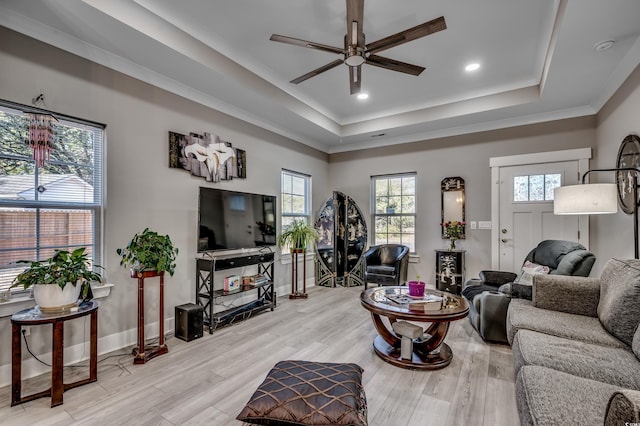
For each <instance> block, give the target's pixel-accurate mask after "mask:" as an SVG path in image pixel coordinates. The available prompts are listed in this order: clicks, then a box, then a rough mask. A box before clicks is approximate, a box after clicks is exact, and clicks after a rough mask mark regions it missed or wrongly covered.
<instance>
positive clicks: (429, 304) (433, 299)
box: [409, 294, 442, 311]
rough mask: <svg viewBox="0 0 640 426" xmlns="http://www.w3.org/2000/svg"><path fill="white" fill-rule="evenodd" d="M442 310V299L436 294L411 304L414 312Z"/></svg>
mask: <svg viewBox="0 0 640 426" xmlns="http://www.w3.org/2000/svg"><path fill="white" fill-rule="evenodd" d="M441 308H442V297H441V296H436V295H435V294H427V295H425V296H424V297H423V298H422V299H419V300H412V301H411V302H409V309H410V310H412V311H439V310H440V309H441Z"/></svg>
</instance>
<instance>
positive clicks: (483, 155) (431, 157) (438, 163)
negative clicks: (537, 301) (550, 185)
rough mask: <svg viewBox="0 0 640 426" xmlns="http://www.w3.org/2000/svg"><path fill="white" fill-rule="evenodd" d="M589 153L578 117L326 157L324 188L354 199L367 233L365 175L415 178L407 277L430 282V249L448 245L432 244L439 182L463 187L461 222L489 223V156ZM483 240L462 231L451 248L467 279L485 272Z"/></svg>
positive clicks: (589, 128)
mask: <svg viewBox="0 0 640 426" xmlns="http://www.w3.org/2000/svg"><path fill="white" fill-rule="evenodd" d="M593 146H595V117H585V118H577V119H571V120H561V121H555V122H549V123H543V124H536V125H529V126H521V127H514V128H510V129H503V130H496V131H490V132H483V133H475V134H470V135H463V136H456V137H450V138H444V139H436V140H429V141H422V142H414V143H410V144H405V145H396V146H391V147H387V148H378V149H371V150H368V151H355V152H347V153H342V154H333V155H331V157H330V159H329V176H331V181H330V186H331V187H332V188H334V189H337V190H340V191H343V192H344V193H346V194H348V195H351V196H352V197H353V198H354V199H355V201H356V202H357V203H358V205H359V206H360V208H361V209H362V210H363V211H364V212H367V214H368V216H367V219H368V221H367V226H368V229H369V230H371V229H372V224H371V215H370V211H371V207H370V191H369V186H370V176H372V175H379V174H387V173H398V172H410V171H415V172H417V174H418V175H417V194H418V203H417V206H418V207H417V208H418V221H417V223H416V252H417V253H418V255H419V256H420V261H419V263H411V264H410V265H409V278H412V277H415V276H416V274H418V275H420V276H421V278H422V279H426V280H427V282H431V283H433V280H434V276H435V254H434V252H433V250H435V249H438V248H446V247H447V246H448V242H447V240H442V239H441V237H440V222H441V219H440V217H441V216H440V182H441V181H442V179H443V178H445V177H449V176H461V177H462V178H463V179H464V180H465V185H466V220H467V221H472V220H474V221H481V220H482V221H489V220H491V169H490V168H489V159H490V158H491V157H500V156H507V155H517V154H527V153H534V152H542V151H559V150H564V149H573V148H583V147H593ZM490 238H491V231H490V230H470V229H469V230H468V233H467V238H466V239H465V240H460V241H458V242H457V243H456V248H458V249H464V250H467V253H466V266H467V277H474V276H477V274H478V272H479V271H480V270H482V269H490V267H491V246H490V243H491V241H490ZM371 241H372V238H370V239H369V242H370V243H371Z"/></svg>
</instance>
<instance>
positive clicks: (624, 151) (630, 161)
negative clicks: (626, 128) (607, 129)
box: [616, 135, 640, 214]
mask: <svg viewBox="0 0 640 426" xmlns="http://www.w3.org/2000/svg"><path fill="white" fill-rule="evenodd" d="M616 167H617V168H619V169H626V168H633V169H638V168H640V137H638V135H628V136H627V137H625V138H624V139H623V140H622V143H621V144H620V149H619V150H618V161H617V163H616ZM616 183H617V184H618V203H619V204H620V207H621V208H622V210H623V211H624V212H625V213H626V214H632V213H633V209H634V208H635V204H636V203H637V202H638V200H634V199H633V172H632V171H629V170H624V171H618V172H616Z"/></svg>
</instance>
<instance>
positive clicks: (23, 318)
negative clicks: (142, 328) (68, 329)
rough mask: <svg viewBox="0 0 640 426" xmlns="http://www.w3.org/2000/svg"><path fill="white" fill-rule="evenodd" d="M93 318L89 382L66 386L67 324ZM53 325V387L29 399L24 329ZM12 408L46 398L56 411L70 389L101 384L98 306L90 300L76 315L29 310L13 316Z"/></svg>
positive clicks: (30, 396)
mask: <svg viewBox="0 0 640 426" xmlns="http://www.w3.org/2000/svg"><path fill="white" fill-rule="evenodd" d="M89 314H91V337H90V343H89V345H90V349H89V378H87V379H82V380H78V381H76V382H73V383H64V381H63V368H64V361H63V355H64V322H65V321H67V320H72V319H75V318H80V317H83V316H85V315H89ZM41 324H51V325H52V326H53V335H52V339H51V340H52V344H51V352H52V361H51V387H50V388H49V389H47V390H44V391H42V392H38V393H34V394H32V395H28V396H24V397H23V396H21V393H22V342H21V341H20V338H21V337H22V336H21V334H22V327H23V326H32V325H41ZM11 348H12V357H11V406H14V405H18V404H22V403H23V402H28V401H33V400H34V399H38V398H42V397H45V396H50V397H51V406H52V407H55V406H58V405H61V404H62V403H63V396H62V394H63V393H64V391H66V390H68V389H73V388H75V387H78V386H82V385H86V384H87V383H92V382H95V381H97V380H98V302H96V301H95V300H91V301H89V302H84V303H82V304H81V305H80V306H78V310H77V311H73V312H72V311H65V312H61V313H43V312H41V311H40V309H39V308H37V307H34V308H29V309H24V310H22V311H20V312H17V313H15V314H13V315H12V316H11Z"/></svg>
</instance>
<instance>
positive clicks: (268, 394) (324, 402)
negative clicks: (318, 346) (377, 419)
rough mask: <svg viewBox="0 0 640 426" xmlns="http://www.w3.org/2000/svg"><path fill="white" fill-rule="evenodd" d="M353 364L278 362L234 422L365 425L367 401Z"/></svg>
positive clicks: (355, 365) (360, 372)
mask: <svg viewBox="0 0 640 426" xmlns="http://www.w3.org/2000/svg"><path fill="white" fill-rule="evenodd" d="M362 371H363V370H362V368H361V367H360V366H359V365H357V364H337V363H323V362H311V361H280V362H278V363H277V364H276V365H275V366H274V367H273V369H272V370H271V371H269V374H267V377H266V378H265V380H264V382H262V384H261V385H260V386H259V387H258V389H257V390H256V391H255V393H254V394H253V396H252V397H251V399H250V400H249V402H247V405H246V406H245V407H244V409H243V410H242V412H241V413H240V414H239V415H238V416H237V417H236V418H237V419H238V420H241V421H244V422H246V423H248V424H255V425H354V426H356V425H357V426H365V425H366V424H367V400H366V397H365V394H364V388H363V387H362Z"/></svg>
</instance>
